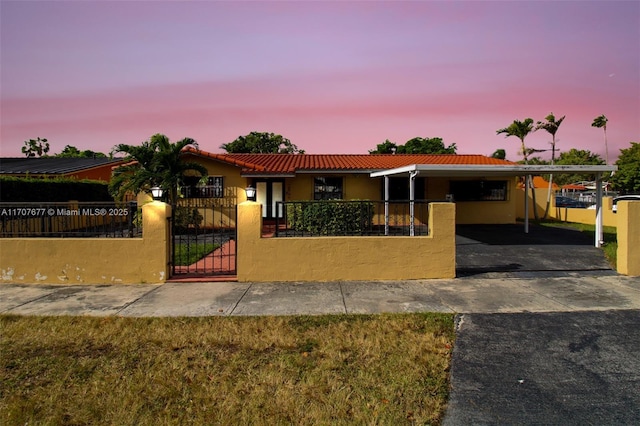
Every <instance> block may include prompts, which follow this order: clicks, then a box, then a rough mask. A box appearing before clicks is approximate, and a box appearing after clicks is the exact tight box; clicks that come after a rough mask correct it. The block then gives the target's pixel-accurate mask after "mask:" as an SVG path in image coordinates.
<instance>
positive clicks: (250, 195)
mask: <svg viewBox="0 0 640 426" xmlns="http://www.w3.org/2000/svg"><path fill="white" fill-rule="evenodd" d="M244 192H245V193H246V194H247V200H248V201H255V200H256V189H255V188H254V187H253V186H251V185H249V186H247V187H246V188H245V189H244Z"/></svg>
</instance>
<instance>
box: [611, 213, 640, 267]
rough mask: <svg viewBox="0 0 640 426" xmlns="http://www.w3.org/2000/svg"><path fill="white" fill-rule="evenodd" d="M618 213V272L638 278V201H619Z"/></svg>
mask: <svg viewBox="0 0 640 426" xmlns="http://www.w3.org/2000/svg"><path fill="white" fill-rule="evenodd" d="M617 210H618V212H617V213H616V215H617V216H618V218H617V220H618V229H617V231H618V252H617V256H616V257H617V268H618V272H620V273H621V274H625V275H632V276H640V201H620V202H618V207H617Z"/></svg>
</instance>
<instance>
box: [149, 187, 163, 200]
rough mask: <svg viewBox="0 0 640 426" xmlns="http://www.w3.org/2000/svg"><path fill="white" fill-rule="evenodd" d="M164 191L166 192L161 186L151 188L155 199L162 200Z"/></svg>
mask: <svg viewBox="0 0 640 426" xmlns="http://www.w3.org/2000/svg"><path fill="white" fill-rule="evenodd" d="M163 193H164V191H163V189H162V188H160V187H159V186H154V187H153V188H151V196H152V197H153V199H154V200H155V201H160V200H162V194H163Z"/></svg>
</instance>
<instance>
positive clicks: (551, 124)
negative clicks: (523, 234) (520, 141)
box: [534, 113, 566, 218]
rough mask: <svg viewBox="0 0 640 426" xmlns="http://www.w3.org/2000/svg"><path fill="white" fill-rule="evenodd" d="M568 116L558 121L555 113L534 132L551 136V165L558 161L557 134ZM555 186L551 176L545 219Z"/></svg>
mask: <svg viewBox="0 0 640 426" xmlns="http://www.w3.org/2000/svg"><path fill="white" fill-rule="evenodd" d="M565 117H566V116H565V115H563V116H562V117H560V118H559V119H558V120H556V117H555V115H553V113H551V114H549V115H547V116H546V117H545V118H544V119H545V121H538V123H537V124H536V128H535V130H534V131H538V130H540V129H543V130H545V131H546V132H547V133H549V134H550V135H551V165H554V164H555V161H556V133H557V132H558V128H559V127H560V125H561V124H562V122H563V121H564V118H565ZM552 185H553V175H552V174H551V175H549V190H548V191H547V205H546V207H545V209H544V216H543V217H544V218H546V217H547V215H548V214H549V207H550V206H551V192H552V191H551V186H552Z"/></svg>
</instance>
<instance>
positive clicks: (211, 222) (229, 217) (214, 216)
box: [170, 198, 237, 279]
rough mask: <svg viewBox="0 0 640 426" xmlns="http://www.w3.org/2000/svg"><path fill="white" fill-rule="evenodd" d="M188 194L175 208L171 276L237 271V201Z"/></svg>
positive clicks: (231, 272) (233, 274) (174, 277)
mask: <svg viewBox="0 0 640 426" xmlns="http://www.w3.org/2000/svg"><path fill="white" fill-rule="evenodd" d="M220 201H221V200H219V199H215V198H187V199H182V200H180V201H179V202H178V205H176V206H174V207H173V208H172V214H171V219H170V222H171V228H170V229H171V275H172V276H171V278H173V279H176V278H203V277H211V276H235V275H236V219H237V209H236V205H235V204H233V205H230V204H224V203H221V202H220Z"/></svg>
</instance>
